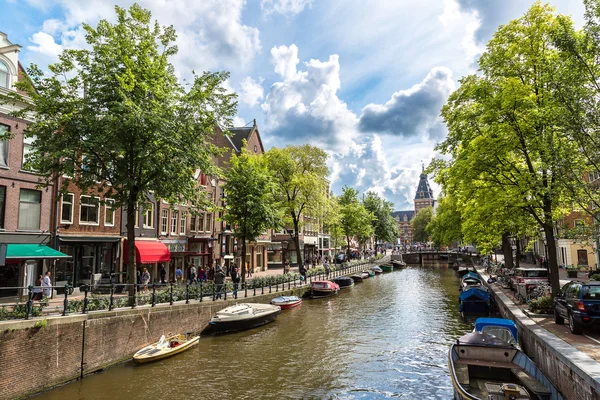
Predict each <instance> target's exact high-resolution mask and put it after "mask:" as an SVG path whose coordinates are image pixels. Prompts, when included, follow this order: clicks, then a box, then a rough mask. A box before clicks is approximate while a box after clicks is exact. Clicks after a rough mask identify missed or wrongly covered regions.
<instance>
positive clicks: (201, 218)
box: [198, 214, 204, 232]
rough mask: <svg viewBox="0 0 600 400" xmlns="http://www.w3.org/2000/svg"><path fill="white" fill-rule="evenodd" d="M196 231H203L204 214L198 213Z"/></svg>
mask: <svg viewBox="0 0 600 400" xmlns="http://www.w3.org/2000/svg"><path fill="white" fill-rule="evenodd" d="M198 232H204V214H198Z"/></svg>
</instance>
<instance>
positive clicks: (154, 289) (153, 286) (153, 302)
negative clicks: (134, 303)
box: [152, 282, 156, 307]
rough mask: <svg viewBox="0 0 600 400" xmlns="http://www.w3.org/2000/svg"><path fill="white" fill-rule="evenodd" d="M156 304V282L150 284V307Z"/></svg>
mask: <svg viewBox="0 0 600 400" xmlns="http://www.w3.org/2000/svg"><path fill="white" fill-rule="evenodd" d="M154 306H156V282H155V283H153V284H152V307H154Z"/></svg>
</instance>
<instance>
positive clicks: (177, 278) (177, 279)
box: [175, 267, 183, 285]
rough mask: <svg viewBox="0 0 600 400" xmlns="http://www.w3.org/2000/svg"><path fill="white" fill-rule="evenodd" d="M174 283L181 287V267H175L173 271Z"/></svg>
mask: <svg viewBox="0 0 600 400" xmlns="http://www.w3.org/2000/svg"><path fill="white" fill-rule="evenodd" d="M175 282H177V284H178V285H181V283H182V282H183V271H182V270H181V267H177V269H176V270H175Z"/></svg>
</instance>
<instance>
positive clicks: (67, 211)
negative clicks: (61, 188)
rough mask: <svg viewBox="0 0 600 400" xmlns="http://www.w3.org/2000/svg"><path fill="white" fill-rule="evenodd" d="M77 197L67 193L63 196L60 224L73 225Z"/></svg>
mask: <svg viewBox="0 0 600 400" xmlns="http://www.w3.org/2000/svg"><path fill="white" fill-rule="evenodd" d="M74 198H75V196H74V195H73V193H66V194H63V195H62V199H61V206H60V223H61V224H72V223H73V199H74Z"/></svg>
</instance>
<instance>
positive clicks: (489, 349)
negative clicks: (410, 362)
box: [448, 332, 563, 400]
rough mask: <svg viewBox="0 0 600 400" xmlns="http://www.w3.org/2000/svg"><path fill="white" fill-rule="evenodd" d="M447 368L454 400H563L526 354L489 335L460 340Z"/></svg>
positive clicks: (473, 335) (452, 348)
mask: <svg viewBox="0 0 600 400" xmlns="http://www.w3.org/2000/svg"><path fill="white" fill-rule="evenodd" d="M448 366H449V368H450V378H451V379H452V386H453V387H454V399H460V400H504V399H515V400H529V399H550V400H563V397H562V395H561V394H560V393H559V392H558V390H557V389H556V388H555V387H554V386H553V385H552V383H550V381H549V380H548V378H547V377H546V376H545V375H544V374H543V373H542V371H541V370H540V369H539V368H538V367H537V366H536V365H535V364H534V363H533V361H531V359H530V358H529V357H527V356H526V355H525V353H523V352H522V351H521V350H519V349H517V348H516V347H515V346H514V345H512V344H510V343H506V342H504V341H503V340H501V339H499V338H497V337H496V336H494V335H490V334H488V333H481V332H474V333H468V334H466V335H465V336H463V337H461V338H460V339H458V340H457V341H456V343H455V344H453V345H452V346H451V347H450V351H449V353H448Z"/></svg>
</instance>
